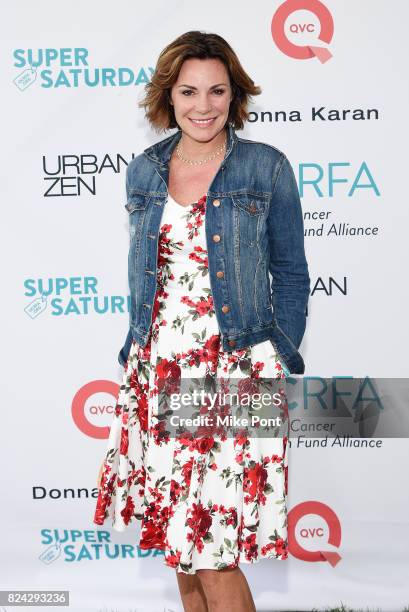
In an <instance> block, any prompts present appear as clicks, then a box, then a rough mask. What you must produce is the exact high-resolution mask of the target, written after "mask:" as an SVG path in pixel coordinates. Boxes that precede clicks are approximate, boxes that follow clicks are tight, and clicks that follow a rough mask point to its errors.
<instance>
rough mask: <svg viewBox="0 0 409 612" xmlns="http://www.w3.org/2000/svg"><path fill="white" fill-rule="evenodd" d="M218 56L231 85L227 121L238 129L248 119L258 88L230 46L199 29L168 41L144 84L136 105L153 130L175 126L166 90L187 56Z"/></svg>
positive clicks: (201, 57)
mask: <svg viewBox="0 0 409 612" xmlns="http://www.w3.org/2000/svg"><path fill="white" fill-rule="evenodd" d="M193 57H194V58H198V59H206V58H217V59H220V60H221V61H222V62H223V63H224V65H225V66H226V69H227V72H228V74H229V78H230V84H231V87H232V95H233V99H232V101H231V103H230V109H229V116H228V119H227V121H228V122H230V123H231V124H232V125H233V127H234V128H235V129H239V130H242V129H243V127H244V121H247V120H248V118H249V112H248V104H249V98H250V97H251V96H254V95H259V94H260V93H261V88H260V87H259V86H258V85H255V84H254V81H253V80H252V79H251V78H250V77H249V75H248V74H247V73H246V72H245V70H244V69H243V67H242V65H241V64H240V61H239V59H238V57H237V55H236V53H235V52H234V51H233V49H232V48H231V47H230V45H229V44H228V43H227V42H226V41H225V40H224V38H222V37H221V36H219V35H218V34H211V33H209V34H207V33H205V32H201V31H199V30H192V31H190V32H185V33H184V34H181V35H180V36H178V38H176V39H175V40H174V41H173V42H171V43H170V44H168V45H167V46H166V47H165V48H164V49H163V50H162V52H161V53H160V55H159V58H158V62H157V64H156V67H155V71H154V73H153V75H152V77H151V80H150V82H149V83H147V84H146V85H145V92H146V96H145V98H144V99H143V100H142V101H141V102H139V103H138V106H140V107H144V108H145V116H146V118H147V119H148V121H149V122H150V124H151V125H152V127H153V128H155V129H156V131H165V130H170V129H171V128H174V127H178V124H177V123H176V119H175V113H174V110H173V106H172V104H170V90H171V88H172V86H173V85H174V83H175V82H176V81H177V78H178V76H179V72H180V69H181V67H182V64H183V62H184V61H185V60H186V59H190V58H193Z"/></svg>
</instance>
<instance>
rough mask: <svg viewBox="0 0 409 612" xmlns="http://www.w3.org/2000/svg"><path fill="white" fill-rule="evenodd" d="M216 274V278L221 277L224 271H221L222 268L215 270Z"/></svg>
mask: <svg viewBox="0 0 409 612" xmlns="http://www.w3.org/2000/svg"><path fill="white" fill-rule="evenodd" d="M216 276H217V278H223V276H224V272H223V270H218V271H217V272H216Z"/></svg>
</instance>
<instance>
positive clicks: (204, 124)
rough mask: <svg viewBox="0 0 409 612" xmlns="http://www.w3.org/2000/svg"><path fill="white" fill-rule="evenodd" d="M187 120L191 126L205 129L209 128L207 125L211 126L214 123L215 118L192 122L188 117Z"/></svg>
mask: <svg viewBox="0 0 409 612" xmlns="http://www.w3.org/2000/svg"><path fill="white" fill-rule="evenodd" d="M189 120H190V121H191V122H192V123H193V125H196V126H197V127H200V128H205V127H209V125H212V123H214V121H215V120H216V117H211V118H210V119H206V120H194V119H191V118H190V117H189Z"/></svg>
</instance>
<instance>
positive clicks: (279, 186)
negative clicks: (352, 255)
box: [267, 153, 310, 350]
mask: <svg viewBox="0 0 409 612" xmlns="http://www.w3.org/2000/svg"><path fill="white" fill-rule="evenodd" d="M278 164H279V166H278V170H277V173H275V176H276V178H275V177H273V181H274V179H275V183H274V185H273V190H272V199H271V204H270V210H269V214H268V219H267V227H268V237H269V245H270V261H269V271H270V273H271V275H272V283H271V290H272V304H273V309H274V317H275V322H276V324H277V325H278V326H279V327H280V328H281V330H282V331H283V332H284V333H285V334H286V335H287V336H288V337H289V338H290V340H291V341H292V343H293V344H294V345H295V347H296V349H297V350H298V348H299V346H300V344H301V341H302V339H303V336H304V332H305V327H306V316H307V304H308V297H309V293H310V277H309V273H308V264H307V260H306V257H305V251H304V222H303V214H302V208H301V202H300V195H299V192H298V187H297V183H296V180H295V176H294V172H293V169H292V167H291V164H290V162H289V161H288V159H287V157H286V156H285V155H284V154H283V153H282V156H281V159H280V161H279V162H278Z"/></svg>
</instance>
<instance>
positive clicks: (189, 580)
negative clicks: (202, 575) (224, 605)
mask: <svg viewBox="0 0 409 612" xmlns="http://www.w3.org/2000/svg"><path fill="white" fill-rule="evenodd" d="M176 577H177V581H178V587H179V592H180V596H181V599H182V604H183V609H184V611H185V612H209V609H208V607H207V603H206V597H205V594H204V591H203V587H202V583H201V582H200V580H199V577H198V576H197V574H185V573H182V572H178V571H177V570H176Z"/></svg>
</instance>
